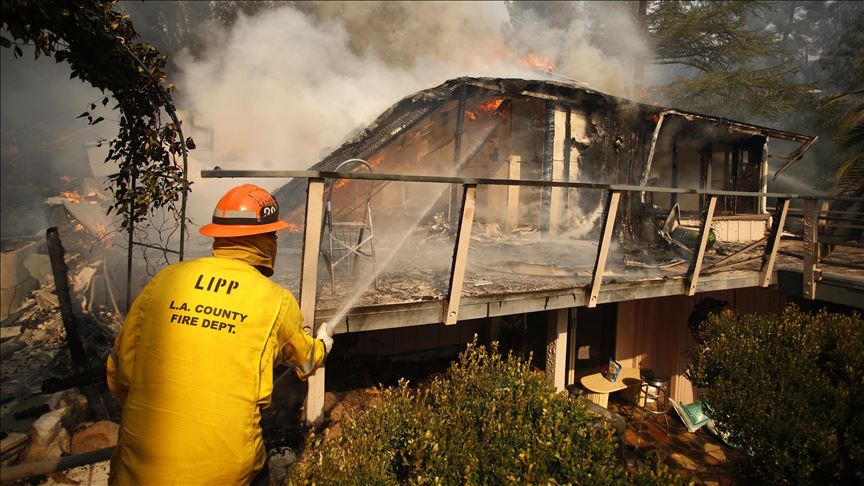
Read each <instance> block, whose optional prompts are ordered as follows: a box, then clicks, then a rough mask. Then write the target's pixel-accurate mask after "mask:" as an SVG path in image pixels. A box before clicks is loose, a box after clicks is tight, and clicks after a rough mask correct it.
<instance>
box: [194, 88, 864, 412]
mask: <svg viewBox="0 0 864 486" xmlns="http://www.w3.org/2000/svg"><path fill="white" fill-rule="evenodd" d="M777 140H780V141H783V142H785V143H786V145H787V147H791V148H789V149H788V151H783V152H782V153H778V152H780V151H778V150H777V149H776V148H775V146H774V143H775V141H777ZM815 140H816V139H815V137H811V136H807V135H801V134H796V133H790V132H786V131H781V130H776V129H772V128H767V127H763V126H757V125H753V124H748V123H743V122H738V121H733V120H727V119H722V118H717V117H712V116H706V115H702V114H697V113H688V112H684V111H681V110H675V109H668V108H664V107H659V106H652V105H646V104H640V103H636V102H633V101H629V100H625V99H621V98H616V97H614V96H609V95H606V94H603V93H600V92H597V91H594V90H591V89H589V88H587V87H585V86H582V85H578V84H569V83H561V82H554V81H532V80H521V79H491V78H459V79H454V80H451V81H447V82H445V83H444V84H442V85H440V86H437V87H434V88H431V89H427V90H423V91H420V92H418V93H415V94H413V95H411V96H408V97H406V98H404V99H402V100H401V101H399V102H398V103H396V104H395V105H393V106H392V107H391V108H390V109H388V110H387V111H386V112H385V113H383V114H382V115H381V116H379V117H378V118H377V119H376V120H375V121H374V122H373V123H372V124H371V125H370V126H368V127H366V128H365V129H363V130H361V131H359V132H358V133H356V134H354V136H353V137H351V138H350V140H348V141H346V142H345V143H344V144H343V145H342V146H341V147H339V148H337V149H336V150H334V151H333V152H332V153H331V154H330V155H329V156H327V157H326V158H325V159H324V160H322V161H321V162H319V163H318V164H315V165H314V166H312V167H311V168H310V171H304V172H290V171H272V172H269V173H268V172H267V171H218V170H215V171H205V173H204V174H203V175H204V177H294V179H293V180H291V181H290V182H289V183H288V184H286V185H285V186H283V187H282V188H281V189H279V190H277V191H276V193H275V194H276V196H277V198H278V199H279V202H280V205H281V207H282V208H283V211H284V214H287V215H288V216H287V217H288V219H289V220H290V221H291V222H292V223H295V224H297V225H298V228H304V226H303V225H304V224H305V228H304V234H305V237H304V240H303V243H302V246H303V253H302V259H303V262H302V265H301V264H300V262H295V263H291V262H288V263H286V262H285V261H284V260H282V262H281V264H280V265H283V266H284V267H289V268H290V267H294V268H300V267H302V268H303V273H302V274H301V275H299V276H298V275H297V274H296V270H295V271H294V273H292V274H285V273H283V274H281V275H277V277H276V278H278V279H280V280H281V281H282V283H284V284H286V285H287V286H289V287H292V288H293V289H294V290H299V293H300V300H301V307H302V308H303V310H304V315H306V316H307V319H309V320H310V321H311V320H312V316H313V315H314V321H316V322H321V321H330V322H335V323H336V324H337V333H339V334H342V340H343V342H344V343H346V345H345V346H343V347H342V349H343V350H344V349H346V348H348V349H349V351H348V352H350V353H352V355H354V356H356V355H362V354H363V353H368V354H373V355H375V356H377V357H379V358H380V357H381V356H388V355H398V354H404V353H411V352H419V351H429V350H433V349H436V348H441V347H443V346H447V345H450V344H457V343H464V342H465V341H466V340H468V339H470V336H472V335H474V334H475V333H476V334H478V335H480V337H481V339H490V340H491V339H498V340H500V341H502V342H508V341H509V342H510V348H511V349H516V350H517V351H518V350H520V349H521V350H524V351H526V355H527V351H531V352H533V355H534V359H535V362H536V364H537V365H538V366H539V367H543V368H545V369H546V370H547V372H549V373H550V374H551V375H552V376H554V379H555V383H556V386H558V387H559V388H564V387H565V386H571V385H577V384H578V383H579V379H580V377H582V376H585V375H589V374H592V373H595V372H596V371H598V370H599V369H601V368H602V367H604V366H605V365H606V364H607V363H608V361H609V359H610V358H614V359H615V360H617V361H619V362H620V363H621V364H623V365H624V366H626V367H631V368H640V369H644V368H650V369H652V370H654V371H655V373H657V374H660V375H665V376H668V377H669V378H670V393H671V396H672V397H673V398H675V399H676V400H678V401H679V402H684V403H687V402H691V401H693V398H694V390H693V389H692V386H691V385H690V384H689V382H688V381H687V380H686V379H685V378H684V376H683V375H684V372H685V370H686V368H687V364H688V352H689V350H690V349H691V348H692V346H693V340H692V336H691V335H690V331H689V329H688V326H687V321H688V318H689V316H690V314H691V312H692V311H693V309H694V307H696V306H697V304H698V303H699V302H700V301H702V300H704V299H706V298H711V299H715V300H720V301H723V302H726V303H728V305H730V306H731V307H732V308H735V309H737V310H739V311H741V312H771V311H775V310H779V309H781V308H782V307H783V306H784V305H785V302H786V300H787V296H788V295H787V294H797V295H803V296H804V297H805V298H809V299H813V298H815V297H816V296H817V295H818V296H819V298H822V299H827V300H833V301H834V302H837V303H840V304H845V305H852V306H860V300H859V299H858V298H859V297H860V294H861V291H862V290H864V289H862V285H861V282H862V281H864V273H862V272H864V270H862V269H864V266H862V265H861V264H862V263H864V253H862V252H861V250H860V242H851V243H850V242H841V241H832V242H831V244H832V245H838V246H836V247H835V248H837V250H835V253H832V254H827V253H825V252H824V251H823V252H822V253H820V249H821V250H824V249H825V248H824V246H825V245H823V244H820V243H827V239H826V238H827V237H826V236H825V235H826V230H825V226H830V225H831V224H833V223H832V221H833V220H834V219H836V218H834V217H833V216H832V215H831V214H830V211H827V207H820V206H818V204H817V202H818V201H825V200H828V199H831V197H829V196H825V195H816V194H814V195H792V194H777V193H769V192H768V184H769V180H770V177H771V176H772V175H776V173H778V172H781V171H782V170H785V168H786V167H788V166H789V165H791V164H792V163H794V162H796V161H797V160H799V159H800V158H801V157H802V156H803V155H804V153H805V152H806V151H807V150H808V149H809V147H810V146H811V145H812V144H813V143H814V142H815ZM351 159H360V161H359V162H357V163H354V164H348V165H345V163H346V161H348V160H351ZM770 159H782V160H783V161H785V162H784V163H783V164H782V167H780V168H779V169H778V170H777V171H775V172H774V174H771V173H770V171H769V160H770ZM370 172H371V173H370ZM406 174H410V175H406ZM801 201H803V202H804V204H803V206H804V207H803V209H797V208H790V203H791V202H795V203H796V204H797V203H798V202H801ZM787 219H788V220H790V221H791V220H792V219H797V220H803V223H804V224H803V228H804V234H803V236H790V234H789V233H786V232H785V231H786V230H788V229H791V228H793V226H794V225H792V224H789V225H786V224H785V223H786V221H787ZM841 219H843V218H841ZM847 219H848V217H847ZM322 221H323V222H324V223H323V225H322V223H321V222H322ZM333 222H341V223H345V225H343V226H344V227H347V226H351V224H353V225H354V227H355V228H362V231H358V232H355V233H351V234H349V235H348V236H347V237H346V236H345V235H344V234H343V235H342V236H341V239H340V236H339V235H336V236H335V239H336V240H337V244H336V247H340V248H341V249H342V253H341V255H342V256H345V255H346V254H349V253H350V255H349V256H351V259H352V261H354V262H355V263H357V265H355V266H354V269H353V271H350V270H349V271H343V272H342V275H341V278H337V277H340V275H339V272H340V269H339V268H338V267H334V266H333V265H332V262H333V261H335V260H336V259H340V258H341V257H340V256H339V255H334V254H333V253H332V252H333V248H334V246H333V245H332V244H328V242H330V243H332V241H333V238H334V234H335V233H336V232H337V228H339V226H338V225H334V224H333ZM373 222H374V231H373ZM796 222H797V221H796ZM852 223H853V224H858V225H860V224H861V219H860V215H858V216H852ZM319 235H320V239H319ZM372 235H374V237H373V236H372ZM784 236H785V238H784ZM283 240H287V239H283ZM283 240H280V241H283ZM292 241H293V242H295V243H296V242H297V240H296V239H295V240H292ZM367 245H368V246H367ZM319 249H320V250H321V253H323V255H324V258H323V259H321V261H320V262H319V258H318V255H319ZM841 249H842V250H841ZM838 252H839V253H838ZM294 255H296V253H294ZM298 256H299V255H298ZM340 261H341V260H340ZM802 261H803V265H802ZM324 262H327V263H330V264H331V265H329V267H328V268H327V269H325V270H324V271H329V272H330V273H331V275H332V274H334V273H335V274H336V276H335V277H331V279H330V281H329V282H327V279H324V278H322V279H320V281H319V279H317V267H318V263H324ZM364 262H367V263H372V264H374V265H373V266H368V267H363V264H364ZM855 262H857V263H855ZM323 268H324V267H323V266H322V269H323ZM328 284H329V285H328ZM328 287H330V288H328ZM817 289H818V292H817ZM781 291H782V292H781ZM855 296H858V297H855ZM442 323H444V324H457V323H458V325H456V326H445V325H442ZM309 325H311V322H310V323H309ZM345 335H349V336H352V337H351V338H348V337H346V336H345ZM348 343H351V344H350V345H349V344H348ZM505 347H506V346H505ZM336 349H339V347H338V346H337V348H336ZM322 375H323V373H322ZM310 383H311V385H310V391H309V402H308V403H309V405H308V407H309V409H308V411H309V413H310V415H311V416H312V417H315V416H316V415H317V413H318V409H319V408H320V407H322V406H323V390H324V383H323V378H321V375H318V378H315V379H313V380H312V381H311V382H310Z"/></svg>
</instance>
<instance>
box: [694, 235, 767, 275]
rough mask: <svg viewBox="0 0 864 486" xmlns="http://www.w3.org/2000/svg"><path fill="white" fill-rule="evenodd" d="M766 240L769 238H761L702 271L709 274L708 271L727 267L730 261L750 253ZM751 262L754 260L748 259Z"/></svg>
mask: <svg viewBox="0 0 864 486" xmlns="http://www.w3.org/2000/svg"><path fill="white" fill-rule="evenodd" d="M766 239H767V237H762V238H759V239H758V240H756V241H754V242H753V243H750V244H749V245H747V246H745V247H744V248H742V249H740V250H738V251H736V252H735V253H732V254H731V255H726V256H725V257H724V258H723V259H721V260H719V261H716V262H714V263H712V264H711V265H710V266H708V267H705V268H703V269H702V272H707V271H708V270H713V269H716V268H720V267H723V266H725V264H726V263H727V262H729V261H730V260H734V259H735V258H737V257H738V256H740V255H743V254H745V253H747V252H748V251H750V250H752V249H753V248H756V247H757V246H759V245H761V244H762V242H763V241H765V240H766ZM749 260H752V259H748V261H749Z"/></svg>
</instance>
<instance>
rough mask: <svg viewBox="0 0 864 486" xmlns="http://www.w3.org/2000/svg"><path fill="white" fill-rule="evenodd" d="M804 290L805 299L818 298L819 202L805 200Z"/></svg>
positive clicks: (816, 200)
mask: <svg viewBox="0 0 864 486" xmlns="http://www.w3.org/2000/svg"><path fill="white" fill-rule="evenodd" d="M803 240H804V271H803V273H804V289H803V295H804V298H805V299H811V300H812V299H815V298H816V280H817V278H816V274H817V270H816V264H817V263H818V262H819V200H818V199H812V198H811V199H805V200H804V238H803Z"/></svg>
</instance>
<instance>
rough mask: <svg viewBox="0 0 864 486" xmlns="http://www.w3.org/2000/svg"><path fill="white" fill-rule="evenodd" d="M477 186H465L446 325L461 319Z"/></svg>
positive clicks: (445, 318)
mask: <svg viewBox="0 0 864 486" xmlns="http://www.w3.org/2000/svg"><path fill="white" fill-rule="evenodd" d="M476 197H477V185H475V184H465V189H464V192H463V194H462V211H461V214H460V216H459V229H458V230H457V231H456V244H455V246H454V248H453V265H452V266H451V268H450V291H449V293H448V296H447V301H446V304H445V306H444V309H445V310H444V317H443V319H442V320H443V321H444V324H448V325H449V324H456V321H457V320H458V319H459V302H460V301H461V300H462V283H463V281H464V280H465V265H466V264H467V262H468V245H469V244H470V243H471V227H472V226H473V225H474V201H475V200H476Z"/></svg>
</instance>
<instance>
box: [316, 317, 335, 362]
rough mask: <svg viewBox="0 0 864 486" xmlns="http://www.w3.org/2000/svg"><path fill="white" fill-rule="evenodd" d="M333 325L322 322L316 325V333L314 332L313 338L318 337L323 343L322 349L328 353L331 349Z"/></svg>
mask: <svg viewBox="0 0 864 486" xmlns="http://www.w3.org/2000/svg"><path fill="white" fill-rule="evenodd" d="M333 330H334V329H333V326H332V325H330V324H329V323H327V322H322V323H321V326H319V327H318V333H317V334H315V339H320V340H321V341H322V342H323V343H324V351H325V352H326V353H327V354H330V351H331V350H332V349H333Z"/></svg>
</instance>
